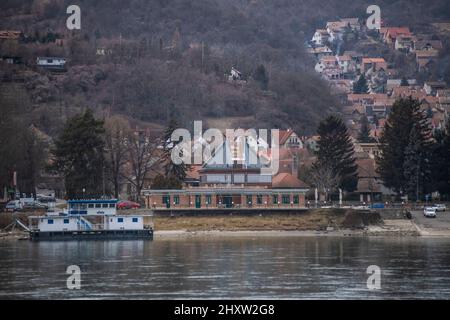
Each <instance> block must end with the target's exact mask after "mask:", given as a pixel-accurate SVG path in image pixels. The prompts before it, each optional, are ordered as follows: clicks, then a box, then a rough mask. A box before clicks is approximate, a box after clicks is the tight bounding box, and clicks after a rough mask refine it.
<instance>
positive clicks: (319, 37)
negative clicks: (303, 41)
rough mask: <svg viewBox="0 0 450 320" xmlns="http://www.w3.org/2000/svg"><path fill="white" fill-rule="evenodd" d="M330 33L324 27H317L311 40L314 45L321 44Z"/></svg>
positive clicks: (326, 39)
mask: <svg viewBox="0 0 450 320" xmlns="http://www.w3.org/2000/svg"><path fill="white" fill-rule="evenodd" d="M329 37H330V35H329V34H328V31H327V30H325V29H317V30H316V32H315V33H314V36H313V37H312V40H311V41H312V42H313V43H314V44H315V45H316V46H323V45H324V44H325V43H326V42H327V41H328V38H329Z"/></svg>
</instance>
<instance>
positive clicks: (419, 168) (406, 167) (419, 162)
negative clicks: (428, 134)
mask: <svg viewBox="0 0 450 320" xmlns="http://www.w3.org/2000/svg"><path fill="white" fill-rule="evenodd" d="M422 144H423V143H422V136H421V132H420V128H418V126H413V128H412V130H411V133H410V136H409V143H408V146H407V147H406V149H405V162H404V163H403V172H404V176H405V193H406V194H407V195H408V197H409V199H415V200H416V201H419V200H420V198H421V195H422V194H423V189H424V187H425V185H426V184H425V179H426V178H427V177H429V172H425V169H426V161H427V159H426V154H425V151H426V148H424V146H423V145H422ZM426 173H427V174H426Z"/></svg>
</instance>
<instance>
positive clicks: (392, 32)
mask: <svg viewBox="0 0 450 320" xmlns="http://www.w3.org/2000/svg"><path fill="white" fill-rule="evenodd" d="M399 35H411V31H409V28H408V27H393V28H392V27H390V28H387V31H386V36H387V37H389V36H390V37H391V38H393V39H395V38H396V37H397V36H399Z"/></svg>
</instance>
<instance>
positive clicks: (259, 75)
mask: <svg viewBox="0 0 450 320" xmlns="http://www.w3.org/2000/svg"><path fill="white" fill-rule="evenodd" d="M253 79H254V80H255V81H256V82H258V84H259V87H260V88H261V90H267V89H268V87H269V77H268V75H267V72H266V68H265V67H264V66H263V65H262V64H261V65H260V66H258V68H256V70H255V73H254V74H253Z"/></svg>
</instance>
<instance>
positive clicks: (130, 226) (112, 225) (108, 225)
mask: <svg viewBox="0 0 450 320" xmlns="http://www.w3.org/2000/svg"><path fill="white" fill-rule="evenodd" d="M133 218H136V219H137V222H133ZM119 219H123V222H119ZM143 228H144V218H143V217H133V216H114V217H107V218H106V220H105V229H109V230H142V229H143Z"/></svg>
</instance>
